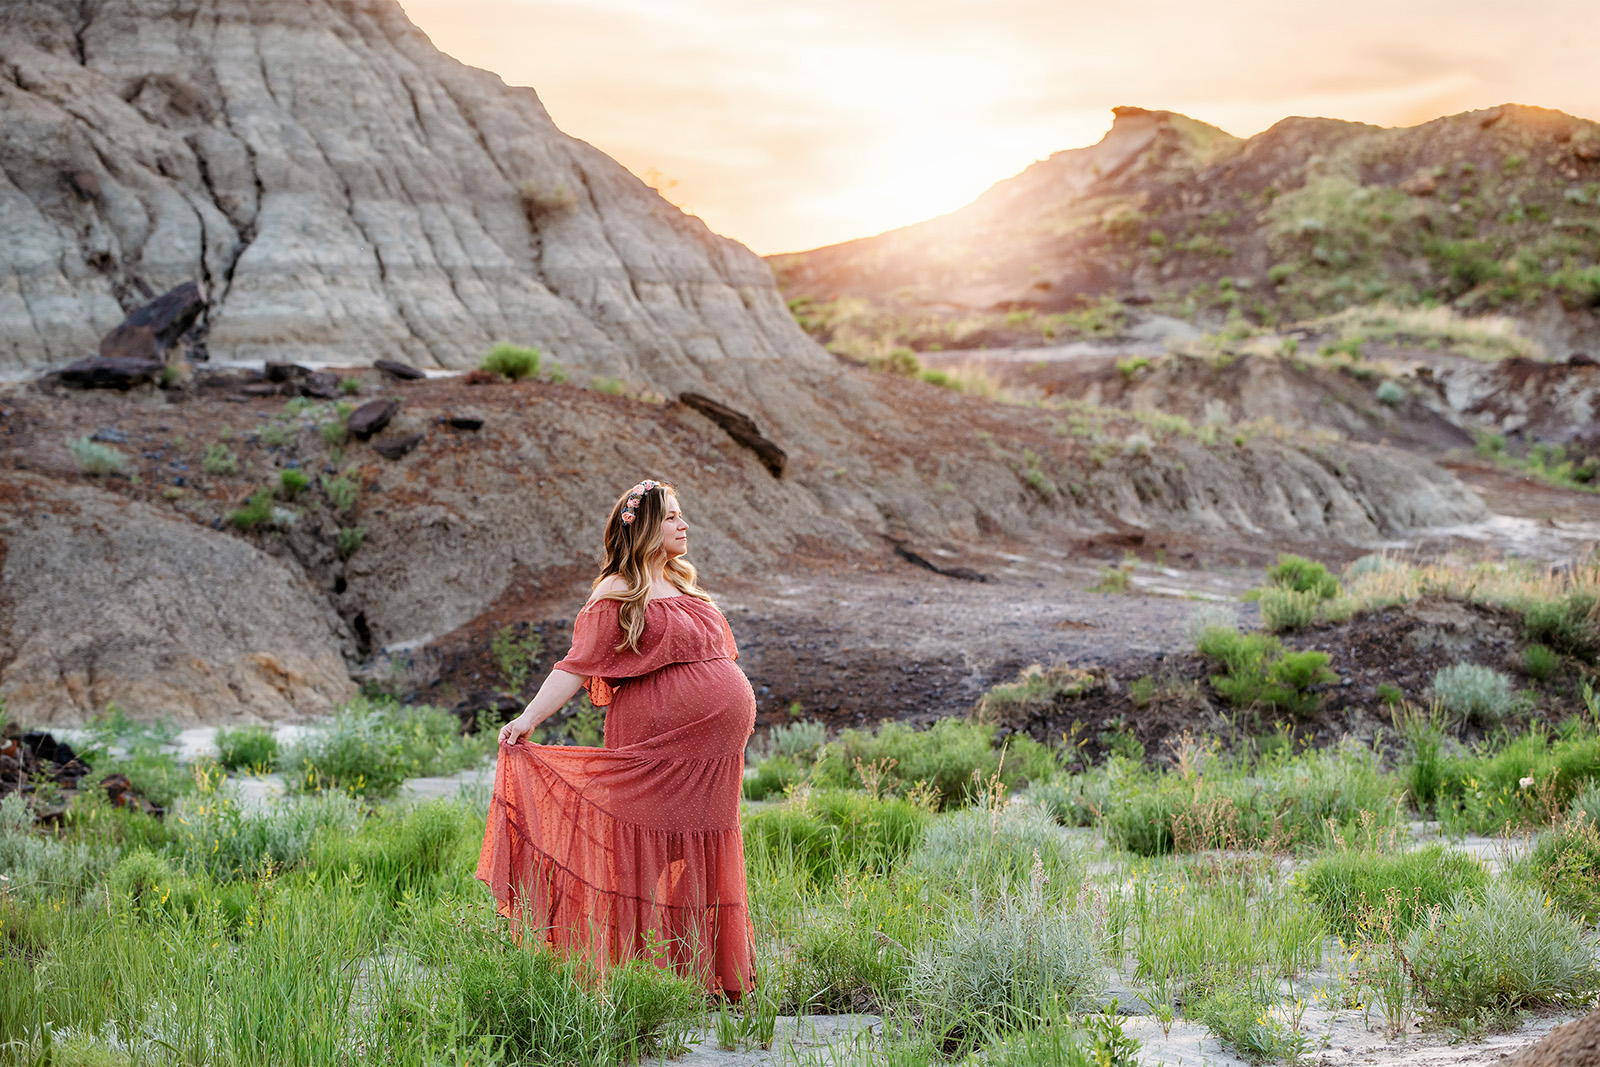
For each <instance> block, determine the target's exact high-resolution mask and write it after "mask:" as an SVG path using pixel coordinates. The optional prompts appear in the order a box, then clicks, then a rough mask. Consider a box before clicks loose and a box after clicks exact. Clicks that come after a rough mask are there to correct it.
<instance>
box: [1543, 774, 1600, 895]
mask: <svg viewBox="0 0 1600 1067" xmlns="http://www.w3.org/2000/svg"><path fill="white" fill-rule="evenodd" d="M1585 801H1587V805H1586V803H1585ZM1591 809H1592V810H1593V812H1594V813H1600V787H1597V786H1590V787H1589V789H1588V791H1587V792H1586V794H1585V795H1584V797H1583V798H1580V799H1579V800H1578V801H1576V802H1575V803H1574V804H1573V811H1572V814H1571V815H1570V816H1569V817H1568V818H1567V820H1566V821H1565V822H1563V823H1562V824H1561V825H1560V826H1557V827H1556V828H1555V829H1553V830H1549V831H1546V832H1545V833H1543V834H1541V835H1540V836H1539V840H1538V842H1537V843H1536V844H1535V845H1534V847H1533V852H1532V853H1531V854H1530V855H1529V856H1528V860H1527V868H1528V873H1529V874H1530V875H1531V877H1532V879H1533V881H1534V882H1535V883H1537V884H1538V885H1539V886H1540V887H1541V888H1542V889H1543V890H1544V891H1545V892H1546V893H1548V894H1549V895H1550V899H1551V901H1552V902H1553V903H1554V904H1555V905H1556V906H1557V907H1559V908H1561V909H1562V910H1563V911H1565V912H1567V913H1568V914H1569V915H1574V916H1576V917H1578V918H1580V919H1582V920H1583V921H1584V922H1586V923H1594V922H1595V921H1596V920H1600V823H1597V822H1596V814H1592V813H1591Z"/></svg>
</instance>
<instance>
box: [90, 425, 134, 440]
mask: <svg viewBox="0 0 1600 1067" xmlns="http://www.w3.org/2000/svg"><path fill="white" fill-rule="evenodd" d="M89 440H91V441H104V442H105V443H106V444H108V445H125V444H127V443H128V435H127V434H125V433H123V432H122V431H121V430H119V429H117V428H116V427H115V426H102V427H101V428H100V429H98V430H96V431H95V432H94V436H93V437H91V438H89Z"/></svg>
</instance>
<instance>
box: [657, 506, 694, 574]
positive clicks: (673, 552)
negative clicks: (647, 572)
mask: <svg viewBox="0 0 1600 1067" xmlns="http://www.w3.org/2000/svg"><path fill="white" fill-rule="evenodd" d="M661 550H662V551H663V552H664V553H666V557H667V558H668V559H677V558H678V557H679V556H681V555H683V554H684V553H685V552H687V551H689V524H688V523H687V522H684V521H683V509H682V508H681V507H679V506H678V498H677V497H675V496H673V495H672V494H671V493H668V494H667V513H666V515H664V516H662V519H661Z"/></svg>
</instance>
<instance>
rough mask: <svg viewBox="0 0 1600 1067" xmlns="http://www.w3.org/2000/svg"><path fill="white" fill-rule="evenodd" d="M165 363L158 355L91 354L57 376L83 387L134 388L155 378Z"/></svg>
mask: <svg viewBox="0 0 1600 1067" xmlns="http://www.w3.org/2000/svg"><path fill="white" fill-rule="evenodd" d="M165 366H166V364H165V363H162V362H161V361H160V360H156V359H131V358H123V357H114V358H110V359H108V358H106V357H105V356H90V357H88V358H87V359H80V360H78V362H76V363H70V364H68V365H67V366H65V367H62V368H61V370H60V371H59V372H58V373H57V377H58V378H59V379H60V381H61V384H62V385H71V386H76V387H77V388H79V389H132V388H133V387H134V386H136V385H143V384H144V383H145V382H148V381H152V380H154V379H155V377H156V376H157V375H159V374H160V373H161V371H162V368H164V367H165Z"/></svg>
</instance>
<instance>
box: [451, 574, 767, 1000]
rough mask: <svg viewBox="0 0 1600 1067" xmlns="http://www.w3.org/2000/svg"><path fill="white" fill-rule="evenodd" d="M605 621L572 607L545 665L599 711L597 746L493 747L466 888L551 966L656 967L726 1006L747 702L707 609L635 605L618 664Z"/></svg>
mask: <svg viewBox="0 0 1600 1067" xmlns="http://www.w3.org/2000/svg"><path fill="white" fill-rule="evenodd" d="M617 612H618V604H617V602H616V601H614V600H595V601H591V602H590V603H589V604H587V605H585V606H584V608H583V610H582V611H581V612H579V613H578V617H577V619H576V620H575V621H574V623H573V629H572V650H571V651H570V652H569V653H567V656H566V658H565V659H563V660H562V661H561V662H560V663H557V664H556V669H558V670H563V671H568V672H570V673H572V674H579V675H582V676H584V679H585V681H584V685H585V686H586V687H587V689H588V690H589V697H590V700H591V701H592V702H593V703H594V704H595V705H596V706H601V707H606V709H607V710H606V728H605V747H604V748H586V747H578V746H553V745H532V744H518V745H502V746H501V747H500V759H499V764H498V766H497V767H496V770H495V783H494V796H493V799H492V800H491V802H490V805H489V823H488V827H487V830H486V832H485V834H484V841H483V852H482V854H481V855H480V856H479V859H478V872H477V874H478V878H479V879H481V880H482V881H483V882H485V883H486V884H487V885H488V886H489V888H490V890H491V891H492V892H493V893H494V896H495V900H496V902H497V904H498V906H499V910H500V913H501V914H502V915H505V916H506V917H507V918H508V919H510V920H511V921H512V923H513V926H514V928H515V929H517V930H518V931H519V932H520V933H521V934H522V935H523V936H527V935H528V934H530V933H531V934H533V936H536V937H539V938H542V939H543V940H544V941H545V942H546V943H547V944H548V945H549V946H550V947H551V948H552V949H554V950H556V951H558V952H563V953H570V954H577V955H581V956H583V957H585V958H587V959H589V960H591V961H593V962H595V963H597V964H600V965H601V966H605V965H609V964H615V963H619V962H622V961H624V960H628V959H632V958H636V957H644V958H649V959H654V960H656V961H657V962H658V963H659V964H660V965H662V966H671V967H673V968H674V969H675V970H677V971H678V972H679V973H681V974H685V975H690V976H695V977H698V978H699V979H700V980H701V981H702V982H703V983H704V984H705V986H706V988H707V990H708V991H711V992H723V993H728V994H731V995H734V996H737V995H739V994H741V993H743V992H744V991H746V990H748V989H750V988H751V987H752V986H753V985H754V982H755V951H754V938H753V931H752V928H751V925H750V916H749V911H748V907H747V904H746V892H745V871H744V842H743V840H742V839H741V837H740V835H739V796H740V790H741V786H742V784H743V780H744V748H745V743H746V742H747V741H748V740H749V738H750V733H751V730H752V729H753V728H754V726H755V712H756V705H755V695H754V693H752V692H751V689H750V682H749V680H748V679H747V678H745V676H744V672H743V671H741V670H740V669H739V668H738V666H737V665H736V664H735V663H734V659H735V658H736V657H737V656H738V654H739V653H738V649H737V647H736V646H735V644H734V640H733V633H732V631H731V630H729V629H728V623H727V620H726V619H724V618H723V616H722V613H721V612H720V611H718V610H717V608H716V607H715V606H714V605H712V604H710V603H707V602H706V601H704V600H701V599H699V598H698V597H693V596H688V595H682V596H674V597H662V598H659V599H655V600H651V601H649V602H648V603H647V604H646V605H645V627H644V634H643V636H642V637H641V638H640V640H639V645H638V649H637V651H632V650H626V649H624V650H621V651H619V650H618V649H617V646H618V645H619V644H621V643H622V628H621V626H620V624H619V622H618V619H617Z"/></svg>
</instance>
